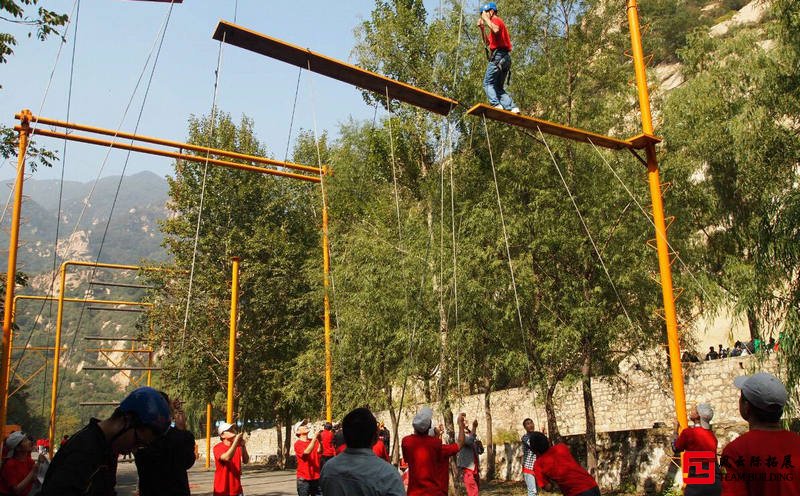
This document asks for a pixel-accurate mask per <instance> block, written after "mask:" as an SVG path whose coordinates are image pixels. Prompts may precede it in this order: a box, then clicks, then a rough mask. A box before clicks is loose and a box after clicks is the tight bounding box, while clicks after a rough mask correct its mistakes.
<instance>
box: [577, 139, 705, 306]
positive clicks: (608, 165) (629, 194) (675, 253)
mask: <svg viewBox="0 0 800 496" xmlns="http://www.w3.org/2000/svg"><path fill="white" fill-rule="evenodd" d="M589 143H590V144H591V145H592V147H594V149H595V151H596V152H597V154H598V155H600V159H601V160H602V161H603V163H605V164H606V166H607V167H608V168H609V170H610V171H611V173H612V174H614V177H615V178H617V181H618V182H619V183H620V184H621V185H622V187H623V188H624V189H625V192H626V193H628V196H630V197H631V200H633V202H634V203H635V204H636V206H637V207H639V210H640V211H641V212H642V214H643V215H644V216H645V218H646V219H647V221H648V222H650V225H651V226H653V229H654V230H655V228H656V224H655V222H653V218H652V217H651V216H650V214H648V213H647V210H645V208H644V207H643V206H642V204H641V203H640V202H639V200H637V199H636V197H635V196H634V195H633V193H632V192H631V190H630V188H628V185H627V184H625V181H623V180H622V178H621V177H620V176H619V174H617V171H616V170H615V169H614V167H613V166H612V165H611V163H610V162H609V161H608V160H606V158H605V156H603V154H602V152H601V151H600V149H599V148H597V146H596V145H595V144H594V143H593V142H592V140H591V139H589ZM665 241H666V242H667V246H668V247H669V249H670V250H671V251H672V254H673V255H674V256H675V258H676V259H677V260H678V262H680V264H681V267H682V268H683V269H684V270H685V271H686V272H687V273H688V274H689V277H691V278H692V280H693V281H694V282H695V284H697V287H698V288H699V289H700V291H701V292H702V293H703V296H704V297H705V298H706V299H710V298H711V297H710V296H709V294H708V293H707V292H706V290H705V288H704V287H703V285H702V284H700V281H698V280H697V277H695V275H694V272H692V270H691V269H690V268H689V266H687V265H686V263H685V262H684V261H683V258H681V256H680V254H679V253H678V250H676V249H675V248H673V247H672V245H671V244H670V243H669V240H668V239H667V240H665Z"/></svg>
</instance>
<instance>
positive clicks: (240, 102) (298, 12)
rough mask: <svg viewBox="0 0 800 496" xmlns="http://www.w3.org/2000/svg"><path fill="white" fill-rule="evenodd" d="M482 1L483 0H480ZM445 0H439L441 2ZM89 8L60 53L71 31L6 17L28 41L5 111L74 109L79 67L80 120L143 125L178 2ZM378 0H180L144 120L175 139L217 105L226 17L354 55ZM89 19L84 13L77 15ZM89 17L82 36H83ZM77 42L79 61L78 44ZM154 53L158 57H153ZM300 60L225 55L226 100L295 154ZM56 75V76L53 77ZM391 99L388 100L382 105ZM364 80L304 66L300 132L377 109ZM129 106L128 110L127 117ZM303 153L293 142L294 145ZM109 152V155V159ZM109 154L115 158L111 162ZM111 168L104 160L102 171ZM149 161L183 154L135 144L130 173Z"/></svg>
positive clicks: (118, 163) (64, 0)
mask: <svg viewBox="0 0 800 496" xmlns="http://www.w3.org/2000/svg"><path fill="white" fill-rule="evenodd" d="M473 3H476V2H473ZM41 4H43V5H44V6H45V7H46V8H48V9H50V10H53V11H56V12H64V13H73V12H75V10H74V9H75V6H76V5H78V4H77V1H76V0H47V1H44V2H41ZM439 5H440V2H439V0H429V1H427V2H426V6H427V7H428V9H429V11H433V10H434V9H436V8H438V7H439ZM79 7H80V8H79V11H78V12H77V14H75V13H73V15H72V16H71V17H72V20H73V23H74V24H72V25H70V27H69V31H68V34H67V39H68V42H67V43H66V44H64V45H63V48H62V51H61V55H60V57H58V55H57V54H58V50H59V45H61V43H60V40H59V38H58V37H57V36H56V37H53V36H51V37H50V38H49V39H48V40H47V41H45V42H40V41H38V40H36V39H35V37H33V38H28V37H27V33H28V30H27V29H25V28H21V29H20V28H17V27H16V26H14V25H10V24H8V23H2V25H0V28H2V30H3V31H8V32H13V33H15V34H16V35H17V40H18V45H17V47H16V48H15V50H14V55H12V56H11V57H10V58H9V62H8V63H7V64H3V65H0V85H2V89H0V119H1V120H0V122H2V123H3V124H5V125H6V126H13V125H14V124H16V122H15V121H14V118H13V116H14V114H15V113H16V112H18V111H19V110H21V109H23V108H29V109H31V110H32V111H33V113H34V114H39V115H42V116H45V117H50V118H53V119H59V120H66V119H67V102H68V96H69V94H70V93H69V74H70V68H71V67H73V68H74V76H73V84H72V98H71V101H72V103H71V110H70V113H69V120H70V121H73V122H79V123H82V124H89V125H94V126H99V127H104V128H109V129H118V128H119V129H121V130H122V131H128V132H133V130H134V127H135V126H136V120H137V118H138V114H139V111H140V108H141V105H142V99H143V94H144V90H145V87H146V82H147V79H148V77H149V75H150V69H149V66H148V69H147V71H146V72H145V76H144V81H143V82H142V83H141V84H140V86H139V89H138V91H137V92H136V94H135V95H136V96H135V97H134V99H133V103H132V104H131V107H130V110H128V112H127V114H125V108H126V107H127V106H128V102H129V101H130V100H131V96H132V95H133V94H134V88H135V87H136V82H137V79H139V77H140V75H141V74H142V72H143V68H144V67H145V62H146V60H147V58H148V55H150V54H152V53H154V47H155V46H156V42H157V40H158V35H159V33H160V31H161V29H162V26H163V24H164V22H165V20H166V17H167V13H168V11H169V8H170V5H169V3H160V2H153V1H136V0H81V1H80V3H79ZM373 7H374V0H346V1H326V0H295V1H293V2H291V3H290V4H284V3H283V2H279V1H273V0H184V3H182V4H175V5H174V6H173V7H172V13H171V15H170V18H169V24H168V26H167V32H166V37H165V39H164V43H163V46H162V48H161V52H160V55H159V58H158V63H157V66H156V69H155V72H154V75H153V80H152V84H151V86H150V90H149V93H148V95H147V100H146V104H145V106H144V111H143V113H142V119H141V122H140V124H139V131H138V133H139V134H144V135H148V136H155V137H159V138H163V139H170V140H175V141H185V140H186V135H187V132H186V129H187V121H188V118H189V116H191V115H202V114H208V113H209V112H210V109H211V105H212V101H213V98H214V72H215V69H216V67H217V61H218V55H219V53H220V44H219V42H217V41H215V40H213V39H212V38H211V36H212V34H213V32H214V29H215V27H216V25H217V23H218V22H219V20H227V21H234V20H235V22H236V23H237V24H239V25H242V26H244V27H246V28H249V29H252V30H255V31H258V32H261V33H264V34H267V35H270V36H273V37H276V38H279V39H282V40H284V41H287V42H289V43H292V44H295V45H299V46H303V47H306V48H309V49H311V50H313V51H315V52H318V53H322V54H324V55H327V56H329V57H333V58H337V59H340V60H344V61H347V62H351V63H352V62H353V60H352V58H351V57H350V54H351V51H352V49H353V47H354V45H355V42H356V39H355V35H354V29H355V28H356V27H357V26H358V25H359V24H360V23H361V22H362V21H364V20H365V19H368V18H369V16H370V12H371V10H372V8H373ZM76 20H77V22H76ZM75 25H77V35H75ZM73 47H74V51H75V53H74V65H73V64H72V62H71V61H72V55H73ZM151 60H152V58H151ZM298 72H299V69H298V68H297V67H295V66H291V65H288V64H285V63H283V62H279V61H277V60H274V59H271V58H268V57H264V56H261V55H258V54H255V53H252V52H249V51H246V50H244V49H241V48H238V47H235V46H232V45H225V46H223V48H222V55H221V58H220V73H219V74H220V80H219V88H218V90H217V96H216V99H217V105H218V107H219V108H220V110H222V111H225V112H228V113H230V114H231V115H232V116H233V118H234V120H235V121H238V119H239V118H240V117H241V116H242V115H247V116H248V117H251V118H252V119H253V120H254V122H255V132H256V136H257V138H258V139H259V140H260V141H261V142H262V143H264V144H265V145H266V147H267V149H268V152H269V155H271V156H272V157H274V158H278V159H281V160H282V159H283V158H284V155H285V153H286V144H287V139H289V122H290V117H291V114H292V108H293V105H294V102H295V90H296V88H297V78H298ZM51 74H52V81H51ZM381 111H382V110H379V112H381ZM374 112H375V110H374V108H373V107H368V106H367V105H366V104H365V103H364V101H363V100H362V98H361V94H360V92H359V90H358V89H356V88H354V87H352V86H349V85H347V84H345V83H342V82H340V81H336V80H333V79H329V78H326V77H324V76H320V75H318V74H309V73H308V72H307V71H303V74H302V76H301V79H300V86H299V90H298V98H297V107H296V112H295V118H294V125H293V126H292V128H293V129H292V141H293V140H294V138H295V137H296V136H297V132H298V130H299V129H304V130H313V129H314V122H315V116H316V127H317V131H318V132H319V133H322V132H323V131H326V130H327V131H328V132H329V133H330V134H332V135H333V136H336V135H337V129H338V126H339V123H343V122H346V121H348V120H349V119H350V118H353V119H357V120H367V119H369V120H371V119H372V117H373V115H374ZM123 117H124V118H123ZM39 144H40V145H44V146H48V147H50V148H51V149H55V150H58V152H59V155H60V156H63V157H64V168H65V171H64V176H65V179H67V180H74V181H82V182H86V181H91V180H94V179H95V177H97V176H98V175H100V176H102V177H106V176H114V175H119V174H120V173H121V172H122V169H123V165H124V160H125V152H122V151H113V152H111V154H110V155H109V156H108V158H107V159H106V154H107V151H106V149H105V148H102V147H99V146H92V145H85V144H80V143H76V142H70V143H69V144H68V145H67V149H66V153H64V151H63V146H64V144H63V141H56V140H52V139H48V138H39ZM289 153H290V154H291V145H290V152H289ZM104 162H105V164H104ZM103 164H104V165H103ZM101 167H102V170H101ZM143 170H149V171H153V172H155V173H157V174H159V175H162V176H163V175H167V174H170V173H171V171H172V160H171V159H168V158H162V157H155V156H150V155H144V154H133V155H131V159H130V161H129V163H128V166H127V169H126V171H125V174H126V175H131V174H135V173H137V172H141V171H143ZM14 174H15V166H14V163H13V161H12V162H8V161H6V162H3V163H0V180H5V179H10V178H12V177H14ZM60 174H61V163H57V164H56V166H55V167H53V169H46V168H42V169H40V170H38V171H37V172H35V173H34V174H33V175H32V177H33V178H36V179H54V178H58V177H60Z"/></svg>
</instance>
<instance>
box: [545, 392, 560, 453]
mask: <svg viewBox="0 0 800 496" xmlns="http://www.w3.org/2000/svg"><path fill="white" fill-rule="evenodd" d="M557 384H558V383H557V382H556V383H553V384H552V385H549V386H547V391H545V395H544V411H545V413H547V437H549V438H550V441H551V442H553V443H557V442H560V441H561V434H560V433H559V432H558V420H557V419H556V406H555V403H554V402H553V396H555V394H556V385H557Z"/></svg>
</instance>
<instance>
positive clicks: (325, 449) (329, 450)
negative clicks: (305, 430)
mask: <svg viewBox="0 0 800 496" xmlns="http://www.w3.org/2000/svg"><path fill="white" fill-rule="evenodd" d="M320 442H321V443H322V456H336V448H334V447H333V431H329V430H323V431H322V439H321V440H320Z"/></svg>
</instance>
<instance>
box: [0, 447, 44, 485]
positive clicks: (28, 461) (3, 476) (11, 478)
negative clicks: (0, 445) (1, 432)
mask: <svg viewBox="0 0 800 496" xmlns="http://www.w3.org/2000/svg"><path fill="white" fill-rule="evenodd" d="M5 445H6V447H7V448H8V459H6V460H5V462H4V463H3V468H2V470H0V494H28V493H29V492H30V491H31V487H33V481H34V480H35V479H36V473H37V472H38V471H39V465H40V464H41V463H45V462H46V461H47V457H46V456H45V455H44V453H40V454H39V458H38V459H37V460H36V461H35V462H34V461H33V458H31V451H32V450H33V442H32V441H31V440H30V439H28V436H26V435H25V434H24V433H23V432H20V431H16V432H12V433H11V434H9V435H8V438H7V439H6V443H5Z"/></svg>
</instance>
